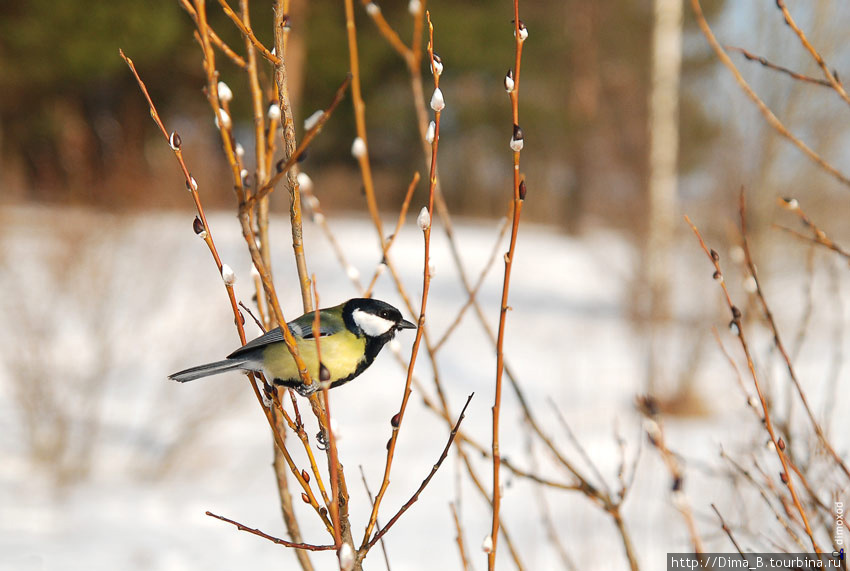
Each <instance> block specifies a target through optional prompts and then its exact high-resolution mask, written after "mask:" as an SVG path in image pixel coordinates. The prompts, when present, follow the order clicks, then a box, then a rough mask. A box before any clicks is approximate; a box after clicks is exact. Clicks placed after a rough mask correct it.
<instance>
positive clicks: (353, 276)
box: [345, 266, 360, 280]
mask: <svg viewBox="0 0 850 571" xmlns="http://www.w3.org/2000/svg"><path fill="white" fill-rule="evenodd" d="M345 273H346V275H348V279H350V280H359V279H360V270H358V269H357V268H355V267H354V266H348V267H347V268H345Z"/></svg>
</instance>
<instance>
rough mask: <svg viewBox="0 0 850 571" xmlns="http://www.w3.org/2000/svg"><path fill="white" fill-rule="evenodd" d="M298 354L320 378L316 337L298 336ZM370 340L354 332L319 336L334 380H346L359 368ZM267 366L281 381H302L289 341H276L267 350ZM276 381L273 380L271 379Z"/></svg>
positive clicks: (264, 358) (323, 356)
mask: <svg viewBox="0 0 850 571" xmlns="http://www.w3.org/2000/svg"><path fill="white" fill-rule="evenodd" d="M295 341H296V345H297V346H298V353H299V355H300V356H301V359H303V360H304V364H305V365H307V371H308V372H309V373H310V377H311V378H312V379H313V380H314V382H318V381H319V358H318V353H317V350H316V340H315V339H303V338H301V337H295ZM365 350H366V339H365V338H363V337H357V336H356V335H354V334H353V333H351V332H350V331H347V330H346V331H341V332H338V333H336V334H334V335H329V336H327V337H321V338H319V351H321V355H322V363H323V364H324V365H325V367H327V369H328V371H329V372H330V374H331V378H330V380H331V382H334V381H337V380H340V379H344V378H346V377H348V376H349V375H351V374H353V373H354V372H355V371H356V370H357V365H358V364H359V363H360V361H361V360H363V358H364V353H365ZM263 365H264V369H265V372H266V374H267V375H271V376H272V377H273V378H274V379H279V380H281V381H293V382H300V381H299V376H298V368H297V367H296V365H295V360H294V359H293V358H292V355H291V354H290V352H289V349H288V348H287V347H286V344H285V343H282V342H281V343H273V344H271V345H269V346H268V347H266V348H265V350H264V351H263ZM268 380H269V381H272V380H273V379H268Z"/></svg>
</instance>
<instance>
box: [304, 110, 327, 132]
mask: <svg viewBox="0 0 850 571" xmlns="http://www.w3.org/2000/svg"><path fill="white" fill-rule="evenodd" d="M324 114H325V111H324V109H317V110H315V111H313V114H312V115H310V116H309V117H307V118H306V119H304V130H305V131H310V130H311V129H312V128H313V127H315V126H316V125H317V124H318V123H319V119H321V118H322V115H324Z"/></svg>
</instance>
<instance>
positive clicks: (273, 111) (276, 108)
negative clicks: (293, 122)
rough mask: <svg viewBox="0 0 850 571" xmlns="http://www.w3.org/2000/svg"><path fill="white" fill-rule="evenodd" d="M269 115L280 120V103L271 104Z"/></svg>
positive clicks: (273, 119)
mask: <svg viewBox="0 0 850 571" xmlns="http://www.w3.org/2000/svg"><path fill="white" fill-rule="evenodd" d="M268 115H269V119H270V120H271V121H280V105H278V104H277V103H272V104H271V105H269V111H268Z"/></svg>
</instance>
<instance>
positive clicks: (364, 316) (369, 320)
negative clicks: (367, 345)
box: [351, 309, 395, 337]
mask: <svg viewBox="0 0 850 571" xmlns="http://www.w3.org/2000/svg"><path fill="white" fill-rule="evenodd" d="M351 316H352V317H353V318H354V322H355V323H356V324H357V325H358V326H359V327H360V329H362V330H363V333H365V334H366V335H368V336H369V337H380V336H381V335H383V334H384V333H386V332H387V331H389V330H390V329H392V327H393V325H395V323H393V322H392V321H390V320H389V319H384V318H383V317H378V316H377V315H373V314H371V313H366V312H365V311H362V310H360V309H355V310H354V311H353V312H352V313H351Z"/></svg>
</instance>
